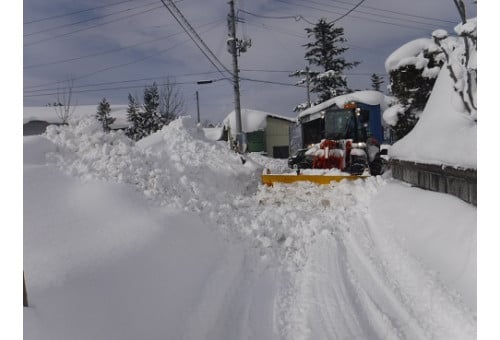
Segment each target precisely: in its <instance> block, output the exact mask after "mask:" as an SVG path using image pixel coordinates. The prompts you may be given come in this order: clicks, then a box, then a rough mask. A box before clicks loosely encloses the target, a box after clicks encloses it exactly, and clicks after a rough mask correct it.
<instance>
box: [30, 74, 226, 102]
mask: <svg viewBox="0 0 500 340" xmlns="http://www.w3.org/2000/svg"><path fill="white" fill-rule="evenodd" d="M223 79H226V78H220V79H213V80H212V81H213V82H216V81H220V80H223ZM186 84H195V82H194V81H184V82H168V83H159V84H156V85H157V86H165V85H186ZM144 86H145V85H130V86H116V87H106V88H97V89H85V90H77V91H72V93H87V92H100V91H117V90H128V89H136V88H143V87H144ZM56 94H58V92H50V93H38V94H28V95H24V97H25V98H32V97H44V96H53V95H56Z"/></svg>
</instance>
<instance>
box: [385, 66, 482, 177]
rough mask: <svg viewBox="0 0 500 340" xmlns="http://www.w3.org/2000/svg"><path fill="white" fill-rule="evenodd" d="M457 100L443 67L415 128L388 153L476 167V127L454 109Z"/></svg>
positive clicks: (439, 162) (402, 157)
mask: <svg viewBox="0 0 500 340" xmlns="http://www.w3.org/2000/svg"><path fill="white" fill-rule="evenodd" d="M454 101H460V98H458V96H457V94H456V93H455V91H454V90H453V80H452V79H451V77H450V75H449V71H448V69H447V68H446V65H445V66H443V68H442V70H441V72H440V74H439V76H438V78H437V80H436V83H435V85H434V88H433V90H432V94H431V96H430V97H429V100H428V102H427V105H426V107H425V109H424V111H423V112H422V113H421V115H420V119H419V121H418V123H417V125H416V126H415V127H414V128H413V130H411V131H410V133H409V134H408V135H406V136H405V137H404V138H403V139H401V140H400V141H398V142H396V143H395V144H394V145H393V146H392V148H391V149H390V151H389V154H390V156H391V157H393V158H397V159H401V160H407V161H415V162H421V163H428V164H443V165H449V166H454V167H462V168H471V169H476V168H477V124H476V123H475V122H474V121H473V120H472V118H471V117H469V116H467V115H465V114H464V113H462V112H458V111H457V110H456V109H455V105H454Z"/></svg>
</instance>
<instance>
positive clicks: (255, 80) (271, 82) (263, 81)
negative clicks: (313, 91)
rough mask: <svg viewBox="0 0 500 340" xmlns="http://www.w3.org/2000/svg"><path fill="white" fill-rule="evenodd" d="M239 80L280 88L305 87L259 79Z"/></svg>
mask: <svg viewBox="0 0 500 340" xmlns="http://www.w3.org/2000/svg"><path fill="white" fill-rule="evenodd" d="M240 79H241V80H245V81H251V82H257V83H265V84H272V85H282V86H292V87H305V86H301V85H295V84H290V83H282V82H278V81H271V80H261V79H251V78H240Z"/></svg>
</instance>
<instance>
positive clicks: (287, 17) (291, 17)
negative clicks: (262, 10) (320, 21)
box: [238, 9, 314, 25]
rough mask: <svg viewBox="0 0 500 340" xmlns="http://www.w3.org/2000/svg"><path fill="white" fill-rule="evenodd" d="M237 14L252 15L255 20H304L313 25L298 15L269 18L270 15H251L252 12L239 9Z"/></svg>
mask: <svg viewBox="0 0 500 340" xmlns="http://www.w3.org/2000/svg"><path fill="white" fill-rule="evenodd" d="M239 12H243V13H246V14H249V15H252V16H254V17H257V18H263V19H294V20H295V21H300V20H304V21H305V22H307V23H308V24H309V25H314V23H312V22H311V21H309V20H307V19H306V18H304V16H302V15H300V14H298V15H293V16H292V15H288V16H270V15H259V14H255V13H252V12H248V11H245V10H243V9H239V10H238V13H239Z"/></svg>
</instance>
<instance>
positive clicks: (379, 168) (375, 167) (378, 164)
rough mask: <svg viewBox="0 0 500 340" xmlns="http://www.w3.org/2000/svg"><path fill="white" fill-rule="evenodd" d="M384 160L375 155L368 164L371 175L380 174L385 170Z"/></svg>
mask: <svg viewBox="0 0 500 340" xmlns="http://www.w3.org/2000/svg"><path fill="white" fill-rule="evenodd" d="M385 167H386V165H385V160H384V159H383V158H381V157H377V158H375V159H374V160H373V162H371V164H370V173H371V174H372V176H379V175H382V174H383V173H384V171H385Z"/></svg>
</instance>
